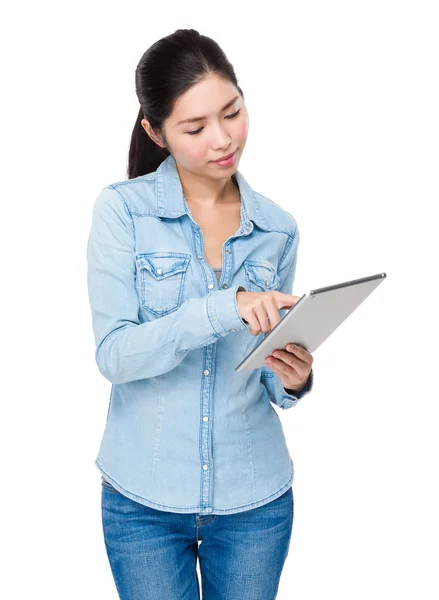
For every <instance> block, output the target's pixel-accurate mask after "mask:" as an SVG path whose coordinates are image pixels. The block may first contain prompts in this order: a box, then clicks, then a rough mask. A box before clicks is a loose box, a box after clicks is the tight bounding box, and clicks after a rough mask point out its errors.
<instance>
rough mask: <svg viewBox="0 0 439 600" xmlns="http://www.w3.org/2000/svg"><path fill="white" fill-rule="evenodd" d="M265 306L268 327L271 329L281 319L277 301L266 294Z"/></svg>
mask: <svg viewBox="0 0 439 600" xmlns="http://www.w3.org/2000/svg"><path fill="white" fill-rule="evenodd" d="M265 308H266V311H267V314H268V318H269V320H270V328H271V329H273V328H274V327H275V326H276V325H277V324H278V323H279V321H280V320H281V318H280V315H279V310H278V308H277V303H276V301H275V300H274V299H273V297H272V296H267V300H266V304H265Z"/></svg>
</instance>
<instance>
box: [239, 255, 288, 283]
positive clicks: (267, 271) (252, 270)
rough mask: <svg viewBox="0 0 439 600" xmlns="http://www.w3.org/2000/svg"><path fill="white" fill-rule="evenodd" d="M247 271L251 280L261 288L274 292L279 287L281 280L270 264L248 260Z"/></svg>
mask: <svg viewBox="0 0 439 600" xmlns="http://www.w3.org/2000/svg"><path fill="white" fill-rule="evenodd" d="M244 266H245V269H246V271H247V276H248V278H249V280H250V281H251V282H253V283H255V284H256V285H258V286H259V287H262V288H265V289H267V290H273V289H276V288H278V287H279V283H280V278H279V275H278V274H277V273H276V270H275V269H274V268H273V267H272V266H271V265H269V264H268V263H264V262H260V261H255V260H246V261H245V262H244Z"/></svg>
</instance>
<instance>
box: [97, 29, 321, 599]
mask: <svg viewBox="0 0 439 600" xmlns="http://www.w3.org/2000/svg"><path fill="white" fill-rule="evenodd" d="M136 92H137V96H138V99H139V103H140V109H139V114H138V116H137V120H136V123H135V126H134V130H133V134H132V138H131V146H130V150H129V165H128V179H127V180H124V181H120V182H117V183H113V184H111V185H108V186H107V187H106V188H104V189H103V190H102V191H101V193H100V194H99V195H98V197H97V199H96V201H95V204H94V208H93V217H92V225H91V231H90V237H89V240H88V246H87V257H88V290H89V299H90V305H91V310H92V321H93V331H94V336H95V341H96V355H95V356H96V362H97V365H98V368H99V370H100V372H101V373H102V374H103V375H104V377H106V378H107V379H108V380H109V381H110V382H111V383H112V384H113V385H112V389H111V396H110V405H109V409H108V415H107V422H106V426H105V432H104V435H103V438H102V442H101V446H100V450H99V454H98V457H97V458H96V461H95V464H96V466H97V468H98V469H99V471H100V473H101V474H102V520H103V530H104V538H105V544H106V550H107V554H108V558H109V562H110V565H111V569H112V573H113V576H114V580H115V584H116V587H117V590H118V592H119V595H120V597H121V598H123V599H135V600H143V599H146V598H148V599H150V600H151V599H156V598H157V599H160V600H163V599H166V600H174V599H175V600H177V599H178V600H180V599H183V598H188V599H191V600H192V599H195V598H199V597H200V592H199V583H198V577H197V572H196V560H197V557H198V558H199V561H200V572H201V574H202V592H203V597H204V598H205V599H208V600H219V599H224V600H226V599H227V600H232V599H234V598H236V599H239V600H245V599H248V600H256V599H261V600H269V599H271V598H275V597H276V595H277V590H278V585H279V580H280V575H281V571H282V568H283V565H284V562H285V559H286V556H287V553H288V548H289V544H290V537H291V530H292V522H293V495H292V481H293V463H292V461H291V458H290V456H289V453H288V449H287V446H286V442H285V437H284V434H283V430H282V425H281V423H280V420H279V417H278V415H277V412H276V411H275V409H274V408H273V406H272V404H276V405H278V406H279V407H280V408H282V409H287V408H290V407H292V406H294V405H295V404H296V403H297V401H298V400H299V399H300V398H301V397H303V396H304V395H305V394H307V393H309V391H311V388H312V380H313V377H312V376H313V373H312V361H313V358H312V356H311V355H310V354H309V353H308V352H307V351H306V350H304V349H303V348H300V347H297V348H289V346H287V348H285V349H280V354H279V356H278V357H277V358H273V359H272V361H271V363H267V366H265V367H263V368H261V369H254V370H252V371H247V372H245V373H236V372H235V367H236V366H237V365H238V364H239V363H240V362H241V361H242V359H243V358H244V356H245V355H246V354H247V353H248V352H249V351H250V350H251V349H252V348H253V347H254V346H255V345H257V344H259V342H260V341H261V336H263V334H264V333H267V332H268V331H270V329H271V327H273V326H274V325H275V324H276V323H277V322H278V321H279V320H280V316H279V311H280V310H281V309H282V308H284V309H285V308H287V307H291V306H293V305H294V303H295V302H296V301H297V299H298V296H292V295H290V291H291V289H292V284H293V280H294V273H295V267H296V262H297V248H298V243H299V232H298V228H297V224H296V221H295V220H294V217H293V216H292V215H290V214H289V213H288V212H286V211H285V210H283V209H282V208H281V207H280V206H278V205H277V204H275V203H274V202H272V201H271V200H269V199H268V198H265V197H264V196H262V195H261V194H258V193H257V192H255V191H253V190H252V189H251V187H250V185H249V184H248V183H247V181H246V180H245V179H244V177H243V175H242V174H241V173H240V172H239V171H238V169H237V167H238V163H239V160H240V156H241V154H242V152H243V150H244V147H245V143H246V139H247V133H248V123H249V121H248V114H247V110H246V107H245V104H244V95H243V93H242V90H241V88H240V87H239V86H238V84H237V79H236V76H235V73H234V71H233V68H232V66H231V64H230V63H229V62H228V60H227V58H226V56H225V55H224V53H223V51H222V50H221V49H220V47H219V46H218V45H217V44H216V43H215V42H214V41H213V40H212V39H210V38H208V37H205V36H202V35H200V34H199V33H198V32H197V31H195V30H193V29H190V30H177V31H175V32H174V33H173V34H172V35H169V36H167V37H165V38H163V39H161V40H159V41H157V42H156V43H155V44H153V46H151V47H150V48H149V49H148V51H147V52H145V54H144V55H143V56H142V58H141V60H140V62H139V64H138V66H137V69H136ZM227 155H233V156H232V157H231V158H230V159H227V158H226V159H224V160H222V161H220V162H218V160H219V159H221V158H223V157H224V156H227ZM268 365H269V366H268ZM201 540H202V542H201V543H200V544H199V542H200V541H201Z"/></svg>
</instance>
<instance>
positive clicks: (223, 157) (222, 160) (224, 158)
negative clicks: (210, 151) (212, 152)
mask: <svg viewBox="0 0 439 600" xmlns="http://www.w3.org/2000/svg"><path fill="white" fill-rule="evenodd" d="M236 150H237V149H236ZM236 150H235V152H236ZM235 152H231V153H230V154H227V156H222V157H221V158H218V159H217V160H213V161H212V162H224V161H225V160H228V159H229V158H231V157H232V156H233V155H234V154H235Z"/></svg>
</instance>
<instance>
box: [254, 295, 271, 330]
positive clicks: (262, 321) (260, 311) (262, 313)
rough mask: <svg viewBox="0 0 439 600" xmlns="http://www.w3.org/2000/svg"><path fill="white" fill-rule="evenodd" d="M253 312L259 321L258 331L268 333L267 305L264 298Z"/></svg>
mask: <svg viewBox="0 0 439 600" xmlns="http://www.w3.org/2000/svg"><path fill="white" fill-rule="evenodd" d="M254 311H255V313H256V317H257V319H258V321H259V327H260V330H261V331H263V332H264V333H268V332H269V331H270V323H269V322H268V316H267V303H266V300H265V299H264V297H262V298H261V300H260V302H258V303H257V305H256V306H255V307H254Z"/></svg>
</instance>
